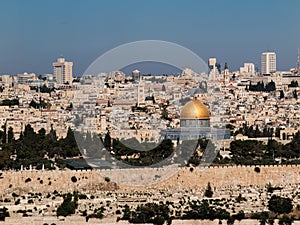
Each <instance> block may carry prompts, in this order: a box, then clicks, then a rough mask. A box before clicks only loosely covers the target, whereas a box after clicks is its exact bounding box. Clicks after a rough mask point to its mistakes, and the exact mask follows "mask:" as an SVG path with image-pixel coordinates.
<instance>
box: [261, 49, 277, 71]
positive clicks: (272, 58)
mask: <svg viewBox="0 0 300 225" xmlns="http://www.w3.org/2000/svg"><path fill="white" fill-rule="evenodd" d="M261 72H262V74H271V73H273V72H276V53H275V52H263V53H262V54H261Z"/></svg>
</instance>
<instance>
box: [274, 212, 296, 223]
mask: <svg viewBox="0 0 300 225" xmlns="http://www.w3.org/2000/svg"><path fill="white" fill-rule="evenodd" d="M293 222H294V218H293V217H289V216H288V215H286V214H284V215H283V216H282V217H281V218H280V219H279V221H278V224H279V225H291V224H292V223H293Z"/></svg>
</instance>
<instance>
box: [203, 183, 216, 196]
mask: <svg viewBox="0 0 300 225" xmlns="http://www.w3.org/2000/svg"><path fill="white" fill-rule="evenodd" d="M213 194H214V192H213V190H212V188H211V186H210V182H208V184H207V187H206V190H205V192H204V196H205V197H207V198H211V197H212V196H213Z"/></svg>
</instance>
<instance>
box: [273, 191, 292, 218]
mask: <svg viewBox="0 0 300 225" xmlns="http://www.w3.org/2000/svg"><path fill="white" fill-rule="evenodd" d="M268 209H269V210H270V211H272V212H275V213H278V214H284V213H290V212H291V211H292V209H293V204H292V200H291V199H290V198H284V197H280V196H277V195H272V197H271V199H270V200H269V202H268Z"/></svg>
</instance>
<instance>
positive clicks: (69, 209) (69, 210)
mask: <svg viewBox="0 0 300 225" xmlns="http://www.w3.org/2000/svg"><path fill="white" fill-rule="evenodd" d="M77 207H78V193H77V192H74V193H73V195H72V194H71V193H68V194H66V195H64V201H63V203H62V204H61V205H60V206H58V208H57V211H56V215H57V216H65V217H66V216H69V215H72V214H74V213H75V211H76V209H77Z"/></svg>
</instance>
